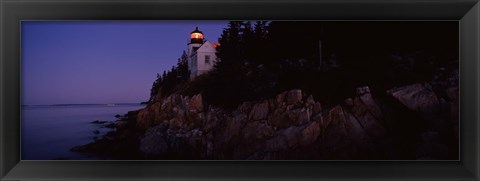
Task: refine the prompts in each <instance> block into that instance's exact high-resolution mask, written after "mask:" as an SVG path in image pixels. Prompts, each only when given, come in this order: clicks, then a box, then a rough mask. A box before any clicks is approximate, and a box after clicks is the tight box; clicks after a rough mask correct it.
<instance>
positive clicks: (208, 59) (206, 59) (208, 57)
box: [205, 55, 210, 64]
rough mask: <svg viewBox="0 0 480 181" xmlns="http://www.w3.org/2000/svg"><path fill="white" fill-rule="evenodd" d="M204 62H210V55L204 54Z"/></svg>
mask: <svg viewBox="0 0 480 181" xmlns="http://www.w3.org/2000/svg"><path fill="white" fill-rule="evenodd" d="M205 63H208V64H209V63H210V55H205Z"/></svg>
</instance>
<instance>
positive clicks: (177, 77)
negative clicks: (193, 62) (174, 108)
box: [148, 51, 190, 102]
mask: <svg viewBox="0 0 480 181" xmlns="http://www.w3.org/2000/svg"><path fill="white" fill-rule="evenodd" d="M189 76H190V71H189V70H188V57H187V54H186V53H185V51H183V53H182V56H181V57H180V58H179V59H178V62H177V66H173V67H172V69H171V70H169V71H168V72H167V71H164V72H163V74H162V75H161V76H160V75H159V74H157V79H156V80H155V81H154V82H153V85H152V88H151V89H150V100H149V101H148V102H150V101H153V99H154V98H155V95H157V94H158V92H159V91H160V92H161V93H162V94H165V95H168V94H170V93H171V92H172V91H174V89H175V88H176V87H177V86H178V85H179V84H180V83H184V82H186V81H188V79H189Z"/></svg>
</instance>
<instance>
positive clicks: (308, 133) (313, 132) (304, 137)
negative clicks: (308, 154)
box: [300, 122, 320, 146]
mask: <svg viewBox="0 0 480 181" xmlns="http://www.w3.org/2000/svg"><path fill="white" fill-rule="evenodd" d="M319 135H320V126H319V124H318V123H317V122H311V123H310V124H309V125H307V127H305V129H303V130H302V132H301V137H300V145H301V146H309V145H310V144H312V143H313V142H315V141H316V140H317V138H318V136H319Z"/></svg>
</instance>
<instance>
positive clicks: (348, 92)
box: [150, 21, 458, 108]
mask: <svg viewBox="0 0 480 181" xmlns="http://www.w3.org/2000/svg"><path fill="white" fill-rule="evenodd" d="M457 34H458V26H456V22H328V21H326V22H317V21H273V22H265V21H257V22H254V23H252V22H249V21H232V22H230V23H229V24H228V27H226V28H225V29H224V31H223V33H222V36H221V41H220V45H221V46H219V47H218V57H219V58H220V60H221V61H220V62H219V63H218V64H217V65H216V66H215V69H214V70H213V71H212V72H210V73H209V74H207V75H205V76H201V77H200V78H197V80H195V81H193V82H191V83H190V84H189V85H185V84H184V83H185V82H186V80H188V69H187V68H186V67H187V66H186V61H184V59H186V58H187V57H186V55H185V54H183V55H182V57H181V59H180V60H183V61H179V64H178V65H177V66H176V67H173V68H172V70H170V71H168V72H166V73H165V72H164V74H163V75H162V76H158V79H157V80H156V81H155V83H154V86H153V87H152V94H151V96H152V98H153V97H154V96H155V95H157V94H156V93H157V92H158V90H159V89H161V90H162V91H161V92H162V96H168V95H169V94H170V93H172V92H173V91H172V90H173V89H175V90H181V92H182V94H184V95H193V94H196V93H199V92H203V93H204V95H205V98H206V100H207V101H208V102H209V103H210V104H213V105H217V106H222V107H225V108H234V107H236V106H237V105H238V104H240V103H242V102H244V101H251V100H257V99H262V98H269V97H272V96H274V95H275V94H278V93H280V92H282V91H284V90H289V89H302V90H305V91H306V92H308V93H310V94H312V95H314V96H315V97H316V98H318V99H320V100H321V101H322V102H324V104H326V105H335V104H338V103H339V102H341V101H343V99H344V98H345V97H349V96H352V95H354V92H353V91H352V90H354V89H355V88H356V87H358V86H365V85H368V86H370V88H371V89H372V91H377V92H385V91H386V90H387V89H390V88H391V87H394V86H399V85H407V84H411V83H416V82H424V81H428V80H431V79H433V78H434V76H446V75H447V74H448V73H450V72H451V71H452V70H454V69H458V36H456V35H457ZM320 44H321V45H320ZM320 47H321V48H320ZM352 75H353V76H352ZM152 98H151V99H150V100H152Z"/></svg>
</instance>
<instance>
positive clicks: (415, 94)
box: [387, 83, 440, 113]
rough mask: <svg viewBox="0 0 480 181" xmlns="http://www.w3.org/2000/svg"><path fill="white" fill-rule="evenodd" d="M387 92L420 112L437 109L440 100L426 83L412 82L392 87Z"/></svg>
mask: <svg viewBox="0 0 480 181" xmlns="http://www.w3.org/2000/svg"><path fill="white" fill-rule="evenodd" d="M387 94H389V95H391V96H393V97H395V98H396V99H397V100H398V101H400V102H401V103H402V104H403V105H405V106H406V107H408V108H409V109H411V110H415V111H419V112H422V113H432V112H435V110H438V109H439V106H440V101H439V99H438V98H437V95H436V94H435V92H433V90H432V88H431V87H430V85H429V84H428V83H424V84H420V83H417V84H412V85H407V86H403V87H398V88H394V89H391V90H388V91H387Z"/></svg>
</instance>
